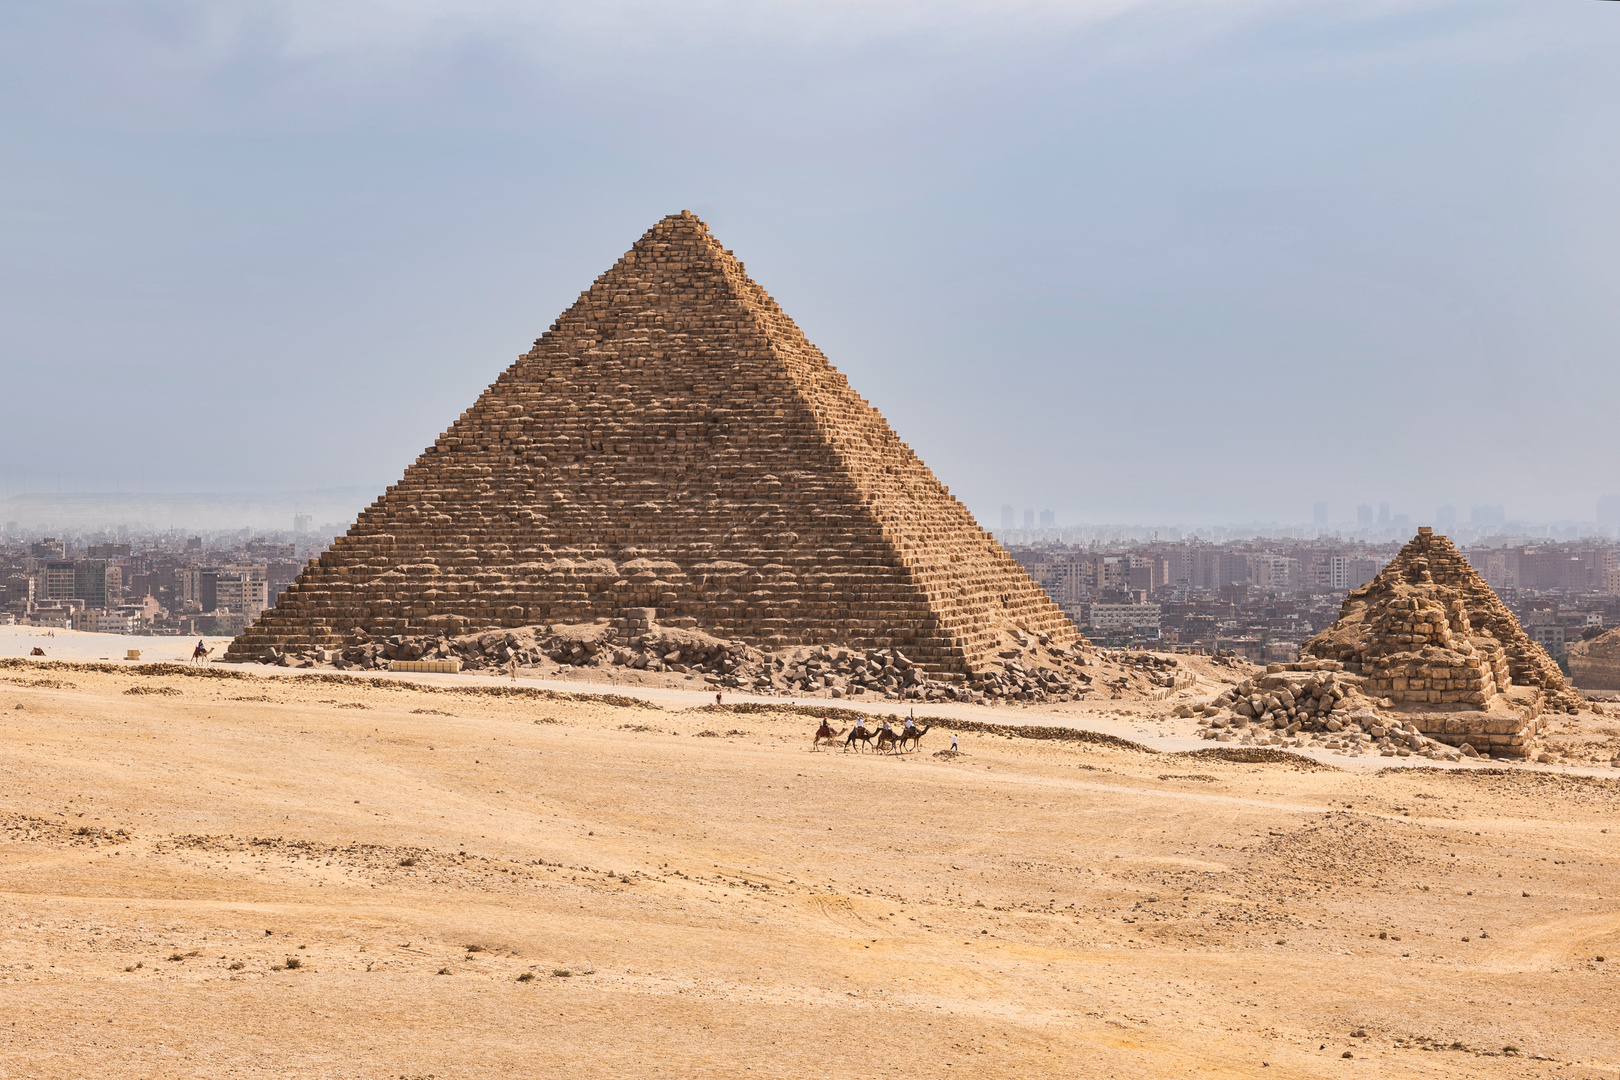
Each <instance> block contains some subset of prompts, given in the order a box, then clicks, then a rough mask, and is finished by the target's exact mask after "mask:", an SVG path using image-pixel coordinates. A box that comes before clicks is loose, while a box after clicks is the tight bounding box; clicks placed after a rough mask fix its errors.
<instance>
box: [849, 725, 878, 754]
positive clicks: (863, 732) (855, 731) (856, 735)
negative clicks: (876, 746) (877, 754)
mask: <svg viewBox="0 0 1620 1080" xmlns="http://www.w3.org/2000/svg"><path fill="white" fill-rule="evenodd" d="M856 739H859V740H861V742H863V743H865V744H866V745H867V746H871V745H872V730H871V729H870V728H865V727H852V728H850V729H849V738H847V739H845V740H844V750H845V751H846V752H847V751H848V750H849V748H850V747H851V746H855V740H856ZM855 752H856V753H860V747H858V746H856V747H855Z"/></svg>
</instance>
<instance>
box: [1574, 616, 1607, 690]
mask: <svg viewBox="0 0 1620 1080" xmlns="http://www.w3.org/2000/svg"><path fill="white" fill-rule="evenodd" d="M1565 662H1566V663H1568V664H1569V677H1570V679H1571V680H1572V681H1573V682H1574V683H1575V685H1576V686H1578V687H1580V688H1581V689H1582V690H1620V627H1617V628H1615V629H1613V630H1610V631H1607V632H1606V633H1603V634H1600V635H1598V636H1597V637H1595V638H1592V639H1590V640H1588V641H1577V642H1576V643H1575V644H1573V645H1571V646H1570V647H1569V652H1568V654H1567V655H1566V658H1565Z"/></svg>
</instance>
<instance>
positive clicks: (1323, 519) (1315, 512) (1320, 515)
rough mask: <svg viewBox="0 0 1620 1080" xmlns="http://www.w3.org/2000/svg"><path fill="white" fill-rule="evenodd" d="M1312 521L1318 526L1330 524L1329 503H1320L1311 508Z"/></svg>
mask: <svg viewBox="0 0 1620 1080" xmlns="http://www.w3.org/2000/svg"><path fill="white" fill-rule="evenodd" d="M1311 520H1312V521H1314V522H1316V524H1318V525H1326V524H1327V523H1328V511H1327V503H1325V502H1319V503H1315V504H1313V505H1312V506H1311Z"/></svg>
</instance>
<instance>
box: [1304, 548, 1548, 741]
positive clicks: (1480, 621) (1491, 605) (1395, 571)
mask: <svg viewBox="0 0 1620 1080" xmlns="http://www.w3.org/2000/svg"><path fill="white" fill-rule="evenodd" d="M1406 601H1410V602H1411V603H1412V604H1413V605H1414V606H1413V607H1412V608H1411V611H1410V612H1409V614H1410V616H1411V617H1410V618H1406V617H1404V616H1403V614H1402V612H1403V611H1405V609H1404V607H1403V606H1402V605H1403V604H1404V603H1405V602H1406ZM1453 603H1455V604H1456V605H1457V610H1456V612H1455V613H1452V612H1451V610H1450V608H1451V605H1452V604H1453ZM1429 609H1433V610H1441V611H1442V612H1444V613H1445V614H1446V617H1447V619H1448V620H1449V622H1450V626H1451V630H1453V631H1456V632H1457V633H1459V634H1462V636H1463V637H1464V638H1465V639H1466V640H1467V641H1469V642H1472V643H1473V645H1474V646H1478V647H1479V648H1480V650H1481V651H1482V652H1490V646H1489V644H1488V643H1487V642H1486V641H1482V640H1481V639H1488V642H1493V643H1494V644H1495V647H1499V648H1500V649H1501V650H1502V654H1503V657H1502V660H1501V663H1500V664H1497V663H1496V661H1495V660H1492V664H1493V665H1495V666H1496V668H1497V670H1495V671H1494V673H1492V672H1486V671H1484V670H1483V669H1482V670H1481V673H1480V674H1479V676H1478V677H1477V678H1476V677H1475V676H1474V675H1473V674H1472V673H1470V674H1469V675H1468V677H1467V678H1466V679H1459V680H1448V685H1447V688H1446V689H1445V690H1443V691H1441V690H1437V691H1436V693H1437V694H1446V695H1451V697H1455V695H1456V694H1458V693H1466V694H1467V696H1468V698H1469V699H1472V698H1474V697H1476V696H1477V695H1478V694H1479V693H1480V692H1481V691H1482V690H1483V691H1486V692H1489V691H1490V684H1492V683H1494V684H1495V685H1497V686H1498V687H1499V688H1500V689H1503V690H1505V689H1506V688H1507V687H1508V686H1509V685H1512V684H1517V685H1520V686H1539V687H1541V689H1542V690H1544V691H1546V693H1547V695H1548V700H1549V703H1550V704H1552V705H1553V706H1555V707H1558V708H1568V709H1573V708H1578V707H1579V699H1578V696H1577V695H1575V694H1574V693H1573V692H1572V691H1571V690H1570V689H1569V685H1568V683H1567V682H1565V680H1564V677H1563V674H1562V673H1561V672H1560V671H1559V670H1558V665H1557V664H1556V663H1554V662H1553V659H1552V657H1550V656H1548V655H1547V651H1546V650H1545V649H1543V648H1542V647H1541V646H1540V645H1538V644H1536V643H1535V642H1534V641H1532V640H1531V639H1530V637H1529V635H1527V634H1526V633H1525V632H1524V628H1523V627H1521V626H1520V625H1519V620H1518V619H1517V618H1515V617H1514V615H1513V612H1511V611H1509V610H1508V609H1507V607H1506V605H1504V604H1503V603H1502V601H1501V600H1500V599H1498V598H1497V595H1496V593H1495V592H1494V591H1492V589H1491V587H1490V586H1489V585H1488V584H1486V582H1485V579H1484V578H1483V577H1481V576H1480V575H1479V572H1478V571H1476V570H1475V569H1474V568H1473V566H1472V565H1470V564H1469V562H1468V560H1467V558H1466V557H1464V555H1463V554H1462V552H1460V551H1458V550H1457V548H1456V547H1455V546H1454V545H1453V544H1452V543H1451V541H1450V540H1448V539H1447V538H1446V537H1444V536H1437V535H1435V533H1434V531H1433V530H1432V529H1430V528H1428V527H1427V526H1425V527H1423V528H1420V529H1419V530H1418V535H1417V536H1415V537H1413V538H1412V540H1411V541H1410V542H1408V543H1407V544H1406V546H1404V547H1403V548H1401V550H1400V553H1399V554H1398V555H1396V556H1395V558H1394V559H1392V560H1391V561H1390V563H1389V565H1388V566H1386V567H1384V569H1383V570H1382V571H1381V572H1380V573H1379V575H1378V576H1377V577H1376V578H1374V579H1373V580H1372V581H1370V582H1368V583H1367V584H1366V585H1364V586H1362V587H1361V588H1359V589H1355V590H1353V591H1351V593H1350V594H1349V595H1348V596H1347V597H1345V601H1344V604H1343V607H1342V608H1341V610H1340V612H1339V619H1338V621H1337V622H1335V623H1334V624H1333V625H1332V626H1330V627H1328V628H1327V629H1326V630H1324V631H1323V632H1322V633H1320V634H1318V635H1317V636H1316V637H1314V638H1312V639H1311V640H1310V641H1307V642H1306V643H1305V645H1304V647H1303V650H1302V651H1303V652H1305V653H1306V654H1307V655H1310V656H1316V657H1321V658H1324V659H1334V660H1342V661H1345V662H1347V663H1351V664H1367V665H1369V667H1368V670H1367V671H1366V674H1367V675H1368V676H1369V677H1379V676H1378V675H1376V674H1375V672H1374V671H1373V670H1372V667H1371V663H1372V661H1373V660H1375V659H1377V658H1379V657H1381V656H1386V655H1389V654H1407V653H1410V654H1412V657H1413V658H1412V659H1411V661H1410V663H1409V666H1411V667H1413V669H1414V670H1418V669H1427V668H1433V667H1434V666H1435V665H1436V663H1438V660H1439V659H1447V660H1448V661H1449V660H1450V659H1451V658H1449V657H1447V658H1436V657H1433V656H1424V655H1422V654H1423V652H1424V650H1425V649H1429V650H1430V651H1431V652H1432V651H1433V650H1434V649H1435V648H1437V647H1439V646H1442V645H1444V646H1445V647H1447V648H1448V649H1449V648H1450V647H1451V645H1452V643H1451V642H1450V641H1449V640H1447V641H1444V642H1442V641H1440V640H1439V637H1440V636H1442V635H1441V634H1439V633H1437V632H1436V633H1428V632H1424V631H1421V630H1414V629H1412V627H1413V626H1414V625H1418V624H1421V625H1424V626H1435V625H1437V621H1430V620H1429V619H1428V617H1427V616H1425V615H1424V614H1423V612H1424V611H1426V610H1429ZM1465 627H1466V634H1463V628H1465ZM1414 634H1416V637H1415V638H1414ZM1443 636H1445V637H1447V638H1448V639H1449V637H1450V636H1451V634H1450V633H1449V632H1447V633H1446V634H1444V635H1443ZM1403 638H1404V639H1405V640H1402V639H1403ZM1468 651H1469V650H1464V652H1468ZM1470 655H1471V653H1470ZM1457 662H1458V663H1459V665H1460V664H1461V661H1460V660H1458V661H1457ZM1422 673H1423V674H1424V675H1429V674H1433V673H1432V672H1430V671H1427V670H1423V672H1422ZM1402 674H1405V673H1402ZM1450 682H1458V683H1459V685H1458V686H1456V687H1452V686H1451V685H1450ZM1463 683H1466V685H1462V684H1463ZM1476 683H1478V684H1479V685H1475V684H1476ZM1376 689H1380V691H1381V692H1382V691H1383V690H1387V689H1388V688H1387V687H1380V688H1376ZM1451 697H1448V698H1446V699H1445V700H1451ZM1414 700H1423V699H1414ZM1436 700H1441V699H1440V698H1436Z"/></svg>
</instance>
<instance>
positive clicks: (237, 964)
mask: <svg viewBox="0 0 1620 1080" xmlns="http://www.w3.org/2000/svg"><path fill="white" fill-rule="evenodd" d="M245 967H247V965H246V964H244V963H242V961H240V960H236V961H233V962H232V963H231V965H230V968H229V970H231V971H241V970H242V969H243V968H245Z"/></svg>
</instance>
